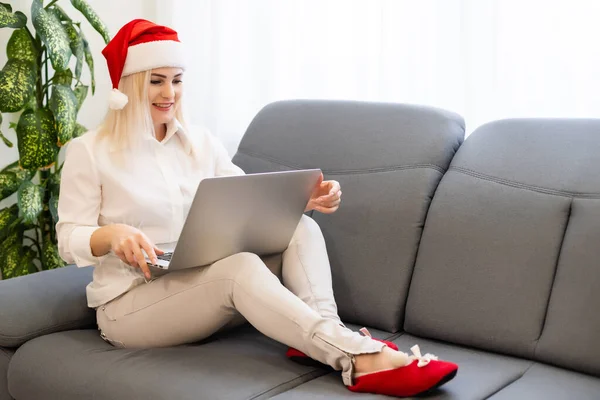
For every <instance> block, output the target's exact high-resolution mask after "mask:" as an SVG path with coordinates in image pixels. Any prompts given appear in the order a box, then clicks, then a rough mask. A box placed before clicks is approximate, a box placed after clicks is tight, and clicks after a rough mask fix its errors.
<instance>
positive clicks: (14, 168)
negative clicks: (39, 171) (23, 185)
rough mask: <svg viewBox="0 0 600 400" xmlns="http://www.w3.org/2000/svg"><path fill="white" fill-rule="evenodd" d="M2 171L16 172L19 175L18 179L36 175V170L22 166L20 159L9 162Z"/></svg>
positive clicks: (27, 178) (30, 177)
mask: <svg viewBox="0 0 600 400" xmlns="http://www.w3.org/2000/svg"><path fill="white" fill-rule="evenodd" d="M2 172H11V173H13V174H15V175H16V176H17V179H18V180H20V181H24V180H30V179H33V176H34V175H35V171H29V170H26V169H23V168H21V166H20V165H19V161H18V160H17V161H15V162H13V163H11V164H8V165H7V166H6V167H4V169H3V170H2Z"/></svg>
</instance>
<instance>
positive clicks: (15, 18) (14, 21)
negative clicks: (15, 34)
mask: <svg viewBox="0 0 600 400" xmlns="http://www.w3.org/2000/svg"><path fill="white" fill-rule="evenodd" d="M26 24H27V17H26V16H25V14H23V13H22V12H21V11H17V12H15V13H14V14H13V12H12V8H11V7H10V5H8V4H4V3H0V28H22V27H24V26H25V25H26Z"/></svg>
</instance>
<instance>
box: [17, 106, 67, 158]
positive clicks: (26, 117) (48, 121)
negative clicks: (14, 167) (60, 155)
mask: <svg viewBox="0 0 600 400" xmlns="http://www.w3.org/2000/svg"><path fill="white" fill-rule="evenodd" d="M17 139H18V145H19V146H18V147H19V163H20V165H21V167H23V168H25V169H30V170H37V169H46V168H50V167H51V166H52V164H54V162H55V158H56V154H57V152H58V147H57V146H56V131H55V129H54V119H53V118H52V113H51V112H50V111H48V110H46V109H38V110H35V111H34V110H25V111H24V112H23V113H22V114H21V117H20V118H19V124H18V125H17Z"/></svg>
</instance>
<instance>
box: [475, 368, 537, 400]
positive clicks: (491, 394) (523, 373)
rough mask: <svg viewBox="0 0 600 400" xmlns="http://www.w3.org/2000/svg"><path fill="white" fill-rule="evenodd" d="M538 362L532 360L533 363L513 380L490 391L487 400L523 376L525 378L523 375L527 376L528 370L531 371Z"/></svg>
mask: <svg viewBox="0 0 600 400" xmlns="http://www.w3.org/2000/svg"><path fill="white" fill-rule="evenodd" d="M535 364H536V362H535V361H532V362H531V364H529V366H528V367H527V368H526V369H525V371H523V372H521V374H520V375H519V376H518V377H516V378H515V379H513V380H512V381H510V382H508V383H507V384H506V385H504V386H502V387H501V388H499V389H498V390H496V391H495V392H493V393H490V395H489V396H487V397H486V398H485V400H488V399H490V398H491V397H492V396H494V395H496V394H497V393H499V392H501V391H502V390H504V389H506V388H507V387H509V386H510V385H512V384H513V383H515V382H517V381H518V380H520V379H521V378H523V376H525V374H526V373H527V371H529V370H530V369H531V367H533V366H534V365H535Z"/></svg>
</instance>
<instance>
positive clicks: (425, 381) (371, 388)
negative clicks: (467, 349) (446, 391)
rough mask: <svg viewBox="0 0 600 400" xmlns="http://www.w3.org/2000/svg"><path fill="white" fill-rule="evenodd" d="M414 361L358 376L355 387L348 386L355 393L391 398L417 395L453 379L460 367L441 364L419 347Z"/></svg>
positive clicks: (449, 363) (451, 364) (415, 348)
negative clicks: (422, 352)
mask: <svg viewBox="0 0 600 400" xmlns="http://www.w3.org/2000/svg"><path fill="white" fill-rule="evenodd" d="M411 350H412V352H413V354H414V355H413V356H410V358H411V359H412V360H413V361H412V362H411V363H410V364H408V365H406V366H404V367H399V368H394V369H388V370H384V371H378V372H372V373H367V374H356V375H355V377H354V385H352V386H348V389H350V390H351V391H353V392H364V393H374V394H383V395H387V396H396V397H408V396H415V395H418V394H422V393H425V392H428V391H430V390H433V389H436V388H438V387H440V386H442V385H443V384H445V383H446V382H448V381H450V380H452V378H454V377H455V376H456V373H457V372H458V365H456V364H454V363H451V362H447V361H439V360H438V358H437V357H436V356H434V355H432V354H425V355H424V356H421V351H420V349H419V346H413V347H411Z"/></svg>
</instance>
